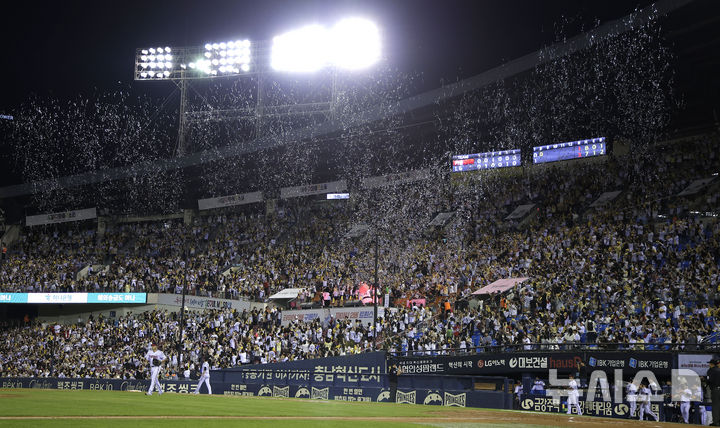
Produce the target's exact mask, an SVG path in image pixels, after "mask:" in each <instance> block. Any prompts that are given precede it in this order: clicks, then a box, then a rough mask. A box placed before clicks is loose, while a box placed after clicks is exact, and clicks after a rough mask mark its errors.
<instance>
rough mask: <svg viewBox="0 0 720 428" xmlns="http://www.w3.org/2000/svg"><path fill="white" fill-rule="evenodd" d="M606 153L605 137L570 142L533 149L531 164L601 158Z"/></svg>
mask: <svg viewBox="0 0 720 428" xmlns="http://www.w3.org/2000/svg"><path fill="white" fill-rule="evenodd" d="M606 153H607V145H606V143H605V137H600V138H591V139H589V140H580V141H570V142H568V143H557V144H550V145H548V146H537V147H533V163H546V162H555V161H562V160H567V159H579V158H589V157H593V156H603V155H605V154H606Z"/></svg>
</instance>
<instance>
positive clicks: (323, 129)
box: [0, 0, 694, 198]
mask: <svg viewBox="0 0 720 428" xmlns="http://www.w3.org/2000/svg"><path fill="white" fill-rule="evenodd" d="M693 1H694V0H659V1H658V2H656V3H654V4H652V5H650V6H647V7H645V8H643V9H641V10H639V11H637V12H634V13H632V14H631V15H629V16H626V17H623V18H620V19H616V20H614V21H609V22H607V23H605V24H603V25H601V26H599V27H597V28H595V29H593V30H591V31H588V32H586V33H583V34H579V35H577V36H575V37H573V38H571V39H568V40H566V41H563V42H560V43H557V44H555V45H553V46H551V47H550V49H541V50H537V51H535V52H532V53H530V54H527V55H525V56H522V57H520V58H517V59H515V60H513V61H510V62H507V63H505V64H503V65H501V66H498V67H495V68H493V69H491V70H488V71H486V72H484V73H481V74H478V75H476V76H473V77H470V78H467V79H464V80H461V81H458V82H456V83H453V84H450V85H445V86H443V87H440V88H436V89H434V90H430V91H427V92H424V93H422V94H419V95H416V96H412V97H409V98H406V99H404V100H401V101H400V102H399V103H398V108H397V113H396V114H398V115H402V114H407V113H409V112H412V111H415V110H418V109H421V108H424V107H428V106H431V105H433V104H437V103H439V102H442V101H446V100H449V99H451V98H454V97H457V96H460V95H462V94H465V93H467V92H471V91H475V90H477V89H480V88H483V87H485V86H487V85H489V84H492V83H494V82H497V81H500V80H503V79H507V78H510V77H513V76H515V75H518V74H520V73H523V72H526V71H529V70H531V69H533V68H534V67H537V66H538V65H542V64H544V63H547V62H549V61H552V60H554V59H557V58H560V57H563V56H566V55H570V54H573V53H575V52H578V51H581V50H583V49H585V48H587V47H589V46H590V45H591V43H593V42H592V41H591V40H595V41H597V40H602V39H605V38H608V37H612V36H615V35H618V34H622V33H625V32H627V31H630V30H632V29H634V28H637V27H638V26H641V25H644V24H646V23H647V22H649V21H650V20H651V19H653V17H655V16H657V15H666V14H668V13H670V12H672V11H675V10H677V9H680V8H682V7H683V6H686V5H688V4H690V3H692V2H693ZM547 52H552V55H547V54H546V53H547ZM543 53H545V54H543ZM386 116H387V112H386V110H385V109H384V108H382V107H380V106H378V107H375V108H373V109H370V110H368V111H366V112H364V113H363V114H359V115H357V116H356V117H355V118H354V120H349V121H348V120H346V121H344V122H342V123H341V122H339V121H333V120H331V121H328V122H325V123H322V124H320V125H318V126H315V127H313V128H310V129H299V130H296V131H294V132H291V133H290V134H289V136H288V138H287V139H284V140H277V139H275V138H271V137H259V138H256V139H255V140H254V141H251V142H245V143H241V144H237V145H233V146H227V147H223V148H221V149H218V150H214V151H200V152H195V153H192V154H188V155H186V156H182V157H177V158H170V159H164V160H159V161H151V162H142V163H137V164H134V165H131V166H126V167H117V168H110V169H105V170H99V171H92V172H87V173H83V174H76V175H72V176H67V177H62V178H59V179H52V180H45V181H37V182H32V183H23V184H18V185H12V186H6V187H2V188H0V198H13V197H18V196H25V195H32V194H37V193H43V192H46V191H49V190H52V189H57V188H58V187H62V188H72V187H78V186H84V185H90V184H96V183H102V182H108V181H112V180H121V179H127V178H132V177H142V176H145V175H147V174H149V173H151V172H152V173H156V172H162V171H170V170H176V169H183V168H188V167H192V166H196V165H202V164H207V163H210V162H214V161H218V160H222V159H226V158H231V157H237V156H241V155H246V154H250V153H254V152H258V151H261V150H265V149H271V148H274V147H279V146H283V145H286V144H291V143H293V142H297V141H302V140H305V139H307V138H311V137H323V136H330V135H333V134H336V133H338V132H341V131H342V130H343V129H346V128H348V127H354V126H361V125H366V124H370V123H374V122H377V121H379V120H381V119H383V118H385V117H386Z"/></svg>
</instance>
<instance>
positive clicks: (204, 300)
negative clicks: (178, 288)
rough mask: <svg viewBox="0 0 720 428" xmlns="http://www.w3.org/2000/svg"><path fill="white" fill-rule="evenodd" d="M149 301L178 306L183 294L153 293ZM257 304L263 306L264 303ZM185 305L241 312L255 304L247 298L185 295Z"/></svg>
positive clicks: (192, 307)
mask: <svg viewBox="0 0 720 428" xmlns="http://www.w3.org/2000/svg"><path fill="white" fill-rule="evenodd" d="M148 303H150V304H158V305H167V306H177V307H180V305H182V295H181V294H160V293H153V294H150V295H148ZM257 306H260V307H263V306H265V305H264V304H258V305H257ZM185 307H186V308H188V309H235V310H237V311H239V312H242V311H244V310H248V311H249V310H251V309H252V308H253V304H252V303H251V302H248V301H247V300H234V299H219V298H215V297H200V296H187V295H186V296H185Z"/></svg>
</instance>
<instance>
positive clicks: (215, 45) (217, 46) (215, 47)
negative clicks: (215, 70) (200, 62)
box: [212, 43, 220, 50]
mask: <svg viewBox="0 0 720 428" xmlns="http://www.w3.org/2000/svg"><path fill="white" fill-rule="evenodd" d="M212 47H213V49H215V50H218V49H219V48H220V45H219V44H217V43H213V45H212Z"/></svg>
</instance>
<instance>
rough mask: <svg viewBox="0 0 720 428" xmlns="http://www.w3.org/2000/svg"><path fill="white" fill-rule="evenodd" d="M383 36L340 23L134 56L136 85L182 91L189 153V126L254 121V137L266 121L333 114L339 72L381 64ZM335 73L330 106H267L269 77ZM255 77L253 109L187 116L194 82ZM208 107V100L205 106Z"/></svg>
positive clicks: (182, 145) (356, 23)
mask: <svg viewBox="0 0 720 428" xmlns="http://www.w3.org/2000/svg"><path fill="white" fill-rule="evenodd" d="M380 53H381V43H380V32H379V30H378V28H377V27H376V26H375V24H374V23H372V22H371V21H369V20H367V19H362V18H347V19H343V20H340V21H339V22H337V23H336V24H335V25H334V26H332V27H324V26H321V25H317V24H314V25H309V26H306V27H302V28H300V29H297V30H293V31H289V32H287V33H284V34H282V35H279V36H277V37H275V38H273V39H272V41H269V42H268V41H261V42H251V41H250V40H248V39H238V40H231V41H225V42H220V43H206V44H204V45H203V46H196V47H170V46H166V47H147V48H139V49H137V50H136V53H135V72H134V79H135V80H137V81H172V82H174V83H175V84H176V85H177V87H178V88H179V89H180V118H179V124H178V141H177V150H176V154H177V155H178V156H181V155H183V154H186V153H187V151H188V148H187V144H186V140H185V139H186V136H185V130H186V126H187V124H188V122H189V121H199V120H220V121H221V120H226V119H234V118H236V117H238V116H241V115H242V116H248V115H251V116H252V117H253V118H254V119H255V120H256V131H257V132H256V134H257V135H259V134H260V130H259V127H260V125H261V123H262V119H263V117H270V116H273V117H277V116H291V115H292V116H296V115H309V114H318V113H326V112H327V113H332V112H334V105H335V101H336V99H337V97H336V79H335V72H336V71H338V70H348V71H353V70H361V69H364V68H367V67H370V66H371V65H373V64H374V63H375V62H377V61H378V60H379V59H380ZM322 69H331V70H332V71H333V85H332V96H331V99H330V101H329V102H322V103H306V104H299V103H298V104H292V105H273V106H268V105H266V104H265V102H264V96H263V90H262V81H263V75H265V74H268V73H285V74H290V73H311V72H316V71H319V70H322ZM247 76H256V77H257V81H258V83H257V85H258V91H257V94H256V95H257V96H256V98H255V100H254V102H255V105H254V107H253V108H251V109H231V110H223V109H215V108H212V107H211V108H210V109H209V110H206V111H195V112H189V111H188V109H187V102H188V98H187V90H188V87H189V84H190V81H192V80H196V79H214V78H233V77H234V78H242V77H247ZM204 101H205V102H206V104H208V105H209V102H207V100H204Z"/></svg>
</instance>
